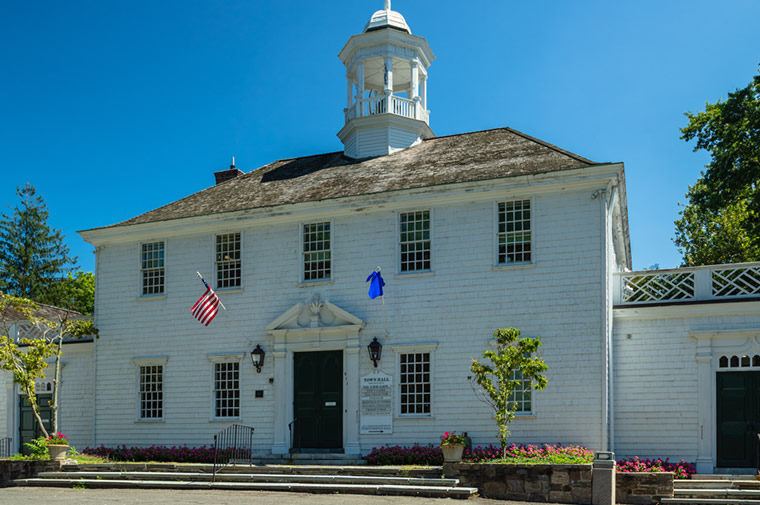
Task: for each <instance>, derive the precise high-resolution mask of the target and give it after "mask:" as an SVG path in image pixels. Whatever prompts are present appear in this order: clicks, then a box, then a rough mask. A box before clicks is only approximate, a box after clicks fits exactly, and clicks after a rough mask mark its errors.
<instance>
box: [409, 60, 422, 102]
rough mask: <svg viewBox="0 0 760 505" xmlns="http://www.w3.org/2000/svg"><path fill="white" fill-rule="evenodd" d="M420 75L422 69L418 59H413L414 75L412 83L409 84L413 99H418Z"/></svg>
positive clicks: (410, 94) (410, 95) (410, 96)
mask: <svg viewBox="0 0 760 505" xmlns="http://www.w3.org/2000/svg"><path fill="white" fill-rule="evenodd" d="M419 75H420V69H419V66H418V64H417V60H412V75H411V79H410V81H411V84H410V85H409V98H410V99H411V100H417V89H418V88H419Z"/></svg>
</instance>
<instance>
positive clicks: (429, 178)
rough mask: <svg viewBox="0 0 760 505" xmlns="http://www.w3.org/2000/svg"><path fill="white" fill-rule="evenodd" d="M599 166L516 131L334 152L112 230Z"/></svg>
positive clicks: (262, 172)
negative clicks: (376, 150) (357, 153)
mask: <svg viewBox="0 0 760 505" xmlns="http://www.w3.org/2000/svg"><path fill="white" fill-rule="evenodd" d="M594 164H595V163H594V162H593V161H590V160H588V159H586V158H583V157H581V156H578V155H575V154H573V153H570V152H568V151H564V150H562V149H559V148H558V147H556V146H553V145H551V144H548V143H546V142H542V141H540V140H538V139H535V138H533V137H530V136H528V135H525V134H524V133H521V132H518V131H516V130H513V129H511V128H499V129H495V130H484V131H478V132H473V133H462V134H458V135H450V136H446V137H436V138H432V139H428V140H424V141H423V142H422V143H420V144H418V145H416V146H414V147H410V148H408V149H404V150H402V151H399V152H396V153H394V154H391V155H388V156H380V157H377V158H369V159H363V160H353V159H351V158H347V157H346V156H344V155H343V152H335V153H327V154H318V155H314V156H305V157H301V158H291V159H284V160H279V161H275V162H274V163H270V164H269V165H265V166H263V167H261V168H258V169H256V170H253V171H251V172H248V173H246V174H244V175H241V176H238V177H236V178H234V179H231V180H228V181H226V182H223V183H220V184H218V185H216V186H212V187H210V188H207V189H204V190H202V191H199V192H198V193H195V194H193V195H190V196H188V197H186V198H183V199H181V200H178V201H176V202H173V203H170V204H168V205H165V206H163V207H160V208H158V209H155V210H152V211H150V212H147V213H145V214H142V215H140V216H137V217H135V218H132V219H129V220H127V221H123V222H121V223H118V224H115V225H111V227H113V226H126V225H135V224H143V223H154V222H159V221H168V220H172V219H180V218H187V217H195V216H203V215H210V214H218V213H223V212H233V211H240V210H246V209H255V208H262V207H273V206H277V205H283V204H292V203H299V202H309V201H319V200H328V199H334V198H343V197H349V196H357V195H367V194H377V193H384V192H387V191H397V190H405V189H414V188H423V187H428V186H438V185H443V184H454V183H461V182H469V181H483V180H489V179H497V178H503V177H514V176H520V175H531V174H540V173H546V172H553V171H559V170H568V169H577V168H583V167H587V166H590V165H594Z"/></svg>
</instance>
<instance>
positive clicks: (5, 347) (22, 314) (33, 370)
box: [0, 293, 98, 438]
mask: <svg viewBox="0 0 760 505" xmlns="http://www.w3.org/2000/svg"><path fill="white" fill-rule="evenodd" d="M7 309H10V310H7ZM38 309H39V306H38V305H36V304H35V303H34V302H32V301H30V300H26V299H24V298H18V297H14V296H10V295H4V294H2V293H0V315H2V334H0V368H2V369H5V370H9V371H11V372H12V373H13V382H15V383H16V384H18V385H19V387H20V388H21V390H22V391H23V392H24V393H25V394H26V395H27V400H28V401H29V404H30V405H31V406H32V411H33V412H34V416H35V418H36V419H37V423H38V424H39V426H40V430H41V431H42V433H43V434H44V435H45V438H47V437H48V436H49V434H48V431H47V430H46V429H45V425H44V423H43V422H42V417H41V416H40V413H39V405H38V403H37V395H36V391H35V380H36V379H40V378H42V377H45V369H46V368H47V367H48V364H47V362H46V361H45V360H46V359H47V358H50V357H52V356H55V373H54V375H53V391H52V393H53V399H52V400H51V401H50V409H51V429H52V431H53V432H54V433H57V432H58V431H59V430H58V405H59V389H58V386H59V384H60V378H61V356H62V355H63V342H64V340H66V339H71V338H77V339H78V338H82V337H84V336H94V337H96V338H97V336H98V330H97V329H96V328H95V325H94V324H93V322H92V320H90V319H79V318H76V317H75V316H78V315H79V314H78V313H76V312H73V311H69V310H63V309H57V312H58V316H57V318H56V320H50V319H45V318H42V317H37V316H36V315H35V311H36V310H38ZM10 313H15V316H14V317H13V319H16V320H26V321H28V323H29V325H30V327H31V328H32V329H33V330H35V331H36V332H37V334H38V335H40V336H39V337H37V338H22V339H19V340H18V344H21V345H22V346H23V348H22V347H20V346H19V345H18V344H17V343H16V342H14V340H13V339H12V338H11V337H10V332H9V327H8V324H7V322H8V319H9V317H8V314H10Z"/></svg>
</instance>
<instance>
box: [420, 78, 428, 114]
mask: <svg viewBox="0 0 760 505" xmlns="http://www.w3.org/2000/svg"><path fill="white" fill-rule="evenodd" d="M420 84H421V86H420V98H422V110H425V111H426V110H427V76H426V75H423V76H422V82H421V83H420Z"/></svg>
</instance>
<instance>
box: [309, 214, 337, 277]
mask: <svg viewBox="0 0 760 505" xmlns="http://www.w3.org/2000/svg"><path fill="white" fill-rule="evenodd" d="M330 243H331V231H330V222H329V221H326V222H323V223H309V224H304V225H303V241H302V244H303V246H302V247H303V253H302V254H303V280H304V281H326V280H330V279H331V277H332V252H331V250H330Z"/></svg>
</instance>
